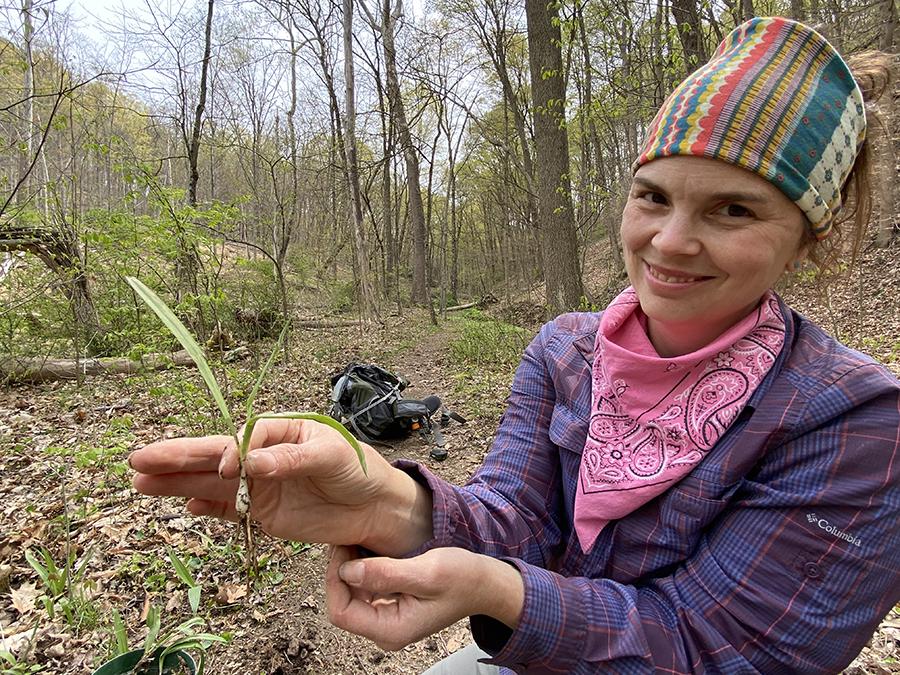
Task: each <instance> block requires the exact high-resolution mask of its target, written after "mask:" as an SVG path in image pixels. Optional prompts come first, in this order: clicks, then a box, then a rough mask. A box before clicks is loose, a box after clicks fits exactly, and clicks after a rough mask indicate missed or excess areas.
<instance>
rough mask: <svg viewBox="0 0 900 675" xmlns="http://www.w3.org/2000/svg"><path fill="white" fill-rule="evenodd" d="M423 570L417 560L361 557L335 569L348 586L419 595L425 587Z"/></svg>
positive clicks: (374, 591)
mask: <svg viewBox="0 0 900 675" xmlns="http://www.w3.org/2000/svg"><path fill="white" fill-rule="evenodd" d="M423 567H426V566H425V565H423V562H422V561H421V560H419V559H417V558H409V559H403V560H398V559H395V558H365V559H362V560H350V561H348V562H345V563H344V564H343V565H341V566H340V567H339V568H338V576H340V578H341V580H342V581H343V582H344V583H345V584H347V585H348V586H353V587H356V588H362V589H364V590H367V591H370V592H372V593H384V594H390V593H405V594H408V595H415V596H421V595H422V594H423V592H425V591H426V590H427V586H428V584H427V582H426V578H427V570H425V569H423Z"/></svg>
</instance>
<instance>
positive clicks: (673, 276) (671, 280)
mask: <svg viewBox="0 0 900 675" xmlns="http://www.w3.org/2000/svg"><path fill="white" fill-rule="evenodd" d="M644 264H645V265H646V266H647V274H649V275H650V276H651V277H653V278H654V279H657V280H659V281H662V282H664V283H667V284H690V283H694V282H696V281H704V280H705V279H711V278H712V277H706V276H698V277H695V276H688V275H686V274H682V273H678V272H675V271H674V270H662V269H659V268H656V267H654V266H653V265H651V264H650V263H648V262H646V261H644Z"/></svg>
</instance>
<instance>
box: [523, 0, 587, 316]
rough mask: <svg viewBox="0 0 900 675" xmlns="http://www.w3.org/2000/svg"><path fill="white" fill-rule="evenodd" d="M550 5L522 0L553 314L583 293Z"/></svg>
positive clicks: (557, 33)
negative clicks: (523, 2)
mask: <svg viewBox="0 0 900 675" xmlns="http://www.w3.org/2000/svg"><path fill="white" fill-rule="evenodd" d="M555 7H556V5H548V4H547V2H546V0H525V16H526V20H527V23H528V63H529V66H530V71H531V92H532V98H533V105H534V145H535V151H536V160H537V161H536V162H535V165H536V177H537V196H538V228H539V229H540V232H541V241H542V243H543V249H544V256H543V259H544V264H543V269H544V285H545V287H546V296H545V297H546V304H547V311H548V312H549V313H551V314H552V315H554V316H555V315H557V314H559V313H561V312H565V311H567V310H570V309H574V308H576V307H577V306H578V305H579V303H580V301H581V297H582V295H583V290H582V285H581V271H580V270H579V260H578V243H577V237H576V233H575V224H574V222H573V215H572V194H571V187H570V182H569V145H568V134H567V132H566V118H565V99H566V83H565V81H564V80H563V73H562V51H561V48H560V41H561V36H560V29H559V21H558V15H557V10H556V9H555Z"/></svg>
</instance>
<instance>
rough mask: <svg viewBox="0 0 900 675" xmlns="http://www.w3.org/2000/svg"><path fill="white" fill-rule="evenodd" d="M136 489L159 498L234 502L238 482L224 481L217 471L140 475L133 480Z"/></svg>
mask: <svg viewBox="0 0 900 675" xmlns="http://www.w3.org/2000/svg"><path fill="white" fill-rule="evenodd" d="M131 482H132V485H134V489H135V490H137V491H138V492H141V493H143V494H145V495H154V496H158V497H192V498H195V499H204V500H208V501H221V502H227V501H231V502H234V496H235V493H236V492H237V481H236V480H222V479H221V478H219V475H218V474H217V473H215V471H205V472H202V473H185V472H182V473H170V474H161V475H153V474H145V473H139V474H136V475H135V476H134V478H132V480H131Z"/></svg>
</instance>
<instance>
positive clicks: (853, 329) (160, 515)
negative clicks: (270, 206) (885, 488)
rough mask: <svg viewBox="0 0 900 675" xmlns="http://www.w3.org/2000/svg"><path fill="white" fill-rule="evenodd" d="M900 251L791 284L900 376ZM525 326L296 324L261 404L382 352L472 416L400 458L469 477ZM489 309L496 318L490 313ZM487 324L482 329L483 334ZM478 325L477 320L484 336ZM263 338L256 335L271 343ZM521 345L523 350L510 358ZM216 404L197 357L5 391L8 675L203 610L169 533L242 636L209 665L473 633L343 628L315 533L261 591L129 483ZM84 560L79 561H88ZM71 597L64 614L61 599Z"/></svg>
mask: <svg viewBox="0 0 900 675" xmlns="http://www.w3.org/2000/svg"><path fill="white" fill-rule="evenodd" d="M897 253H898V249H897V247H894V248H893V249H888V250H875V251H869V252H868V253H866V254H865V256H864V259H863V261H862V264H861V266H860V269H859V270H858V271H857V272H856V273H855V274H854V276H853V277H852V278H851V279H850V280H849V281H848V282H845V283H844V284H842V285H841V286H839V287H838V288H835V289H833V290H832V292H831V293H830V294H829V295H828V296H827V297H825V296H823V295H822V294H821V293H818V292H816V290H815V288H814V287H813V280H812V279H811V278H810V277H808V276H804V275H800V276H799V278H798V280H797V281H796V282H795V283H792V284H791V285H790V286H789V287H786V288H784V289H783V293H784V295H785V296H786V298H787V299H788V300H789V302H791V303H792V304H793V305H794V306H795V307H796V308H798V309H799V310H800V311H802V312H804V313H806V314H807V315H809V316H811V317H813V318H815V319H816V320H818V321H819V322H820V323H821V325H823V326H824V327H825V328H826V329H828V330H830V331H831V332H833V333H836V334H838V335H839V336H840V337H841V339H843V340H844V341H845V342H847V343H848V344H850V345H851V346H854V347H857V348H859V349H861V350H863V351H866V352H868V353H870V354H872V355H873V356H875V357H876V358H879V359H880V360H882V361H883V362H885V363H888V364H889V366H890V367H891V369H892V370H893V371H894V372H895V373H896V374H898V375H900V261H898V256H897ZM618 283H619V282H615V281H608V280H607V279H606V278H605V277H604V275H603V272H602V270H600V271H598V272H597V273H595V274H592V275H589V289H590V291H591V292H592V293H593V294H594V297H598V298H600V297H604V296H605V295H608V293H609V292H608V291H606V288H607V287H610V288H612V287H614V286H615V285H617V284H618ZM489 311H490V313H492V314H493V315H495V316H498V317H499V316H502V317H503V319H504V320H505V321H508V322H511V323H519V324H520V325H522V326H524V327H525V329H526V330H524V331H520V332H512V333H510V332H503V333H497V339H498V340H501V339H502V340H504V341H506V343H507V344H506V346H505V347H504V348H503V350H502V351H500V352H496V353H495V354H489V353H484V354H482V357H483V358H479V356H478V354H477V352H478V349H479V348H478V346H477V345H474V346H473V345H472V344H471V343H469V344H468V346H467V344H466V342H465V341H466V339H470V338H471V336H470V337H469V338H466V331H467V330H469V329H470V328H471V324H472V323H473V322H475V321H477V317H474V318H473V317H471V316H469V317H464V316H453V315H451V318H449V319H448V320H447V321H446V322H444V323H442V325H441V327H440V328H433V327H431V326H430V325H429V324H428V322H427V317H426V316H425V315H424V314H419V313H412V312H410V313H407V314H406V315H405V316H404V317H396V316H393V317H387V318H386V319H385V325H384V326H383V327H380V328H377V329H371V328H367V329H365V330H360V329H357V328H344V329H324V330H307V331H297V332H295V333H294V335H293V337H292V341H291V344H290V358H289V360H288V361H287V363H286V365H285V364H279V365H277V366H276V368H275V370H274V373H273V374H272V376H270V378H269V380H268V382H267V383H266V384H265V386H264V388H263V390H262V392H261V394H260V396H259V399H258V405H257V409H280V410H303V411H309V410H316V411H322V410H324V409H325V408H326V407H327V401H328V394H329V383H328V376H329V374H330V373H332V372H333V371H335V370H338V369H339V368H342V367H343V366H344V365H345V364H346V363H348V362H350V361H367V362H376V363H379V364H380V365H383V366H385V367H387V368H390V369H393V370H395V371H397V372H400V373H402V374H404V375H406V376H407V377H408V378H409V379H410V381H411V382H412V388H411V389H410V390H409V392H408V395H409V396H410V397H423V396H426V395H428V394H432V393H435V394H438V395H439V396H441V398H442V399H443V401H444V402H445V404H447V405H448V406H449V407H450V408H452V409H454V410H457V411H458V412H460V413H461V414H462V415H463V416H465V417H466V418H468V423H467V424H466V425H464V426H460V425H456V424H453V425H451V426H450V427H448V428H447V429H446V430H445V434H446V437H447V441H448V449H449V452H450V455H449V458H448V459H447V460H446V461H445V462H443V463H436V462H434V461H432V460H431V459H430V458H429V455H428V446H427V445H426V444H425V443H424V442H423V441H422V440H420V439H419V438H410V439H407V440H404V441H402V442H398V443H396V444H394V446H393V447H385V448H380V449H381V450H382V452H383V453H384V455H385V456H386V457H388V458H389V459H394V458H397V457H409V458H412V459H415V460H418V461H421V462H423V463H424V464H426V465H428V466H429V467H430V468H431V469H432V470H434V471H435V472H436V473H437V474H439V475H441V476H443V477H444V478H446V479H447V480H450V481H452V482H455V483H462V482H464V481H465V480H466V479H467V477H468V476H469V475H470V474H471V473H472V471H473V470H474V469H475V467H477V466H478V464H479V463H480V461H481V459H482V457H483V456H484V453H485V452H486V451H487V449H488V447H489V446H490V443H491V440H492V438H493V433H494V430H495V428H496V426H497V423H498V420H499V417H500V413H501V412H502V407H503V401H504V399H505V397H506V393H507V389H508V387H509V383H510V381H511V378H512V372H513V368H514V365H515V361H516V357H515V353H516V352H517V351H520V350H521V349H522V348H523V347H524V344H525V343H526V342H527V339H528V338H529V337H530V335H532V334H533V332H534V331H535V330H536V328H537V324H538V323H539V316H540V304H539V302H538V300H537V298H535V300H534V301H533V302H530V301H527V300H522V301H520V302H518V303H517V304H516V305H514V306H512V307H501V306H494V307H492V308H491V309H490V310H489ZM482 323H485V324H489V323H491V322H482ZM481 335H482V336H484V335H486V334H485V333H482V334H481ZM476 338H477V335H476ZM266 349H267V348H262V347H260V349H259V351H260V353H261V355H262V356H256V357H255V360H256V361H258V360H259V359H260V358H264V357H265V354H266ZM510 354H512V355H513V356H512V357H511V358H510ZM256 367H258V363H250V362H244V363H243V364H237V365H234V364H233V365H231V366H224V367H223V369H224V370H225V371H226V374H227V375H228V376H229V383H230V392H231V397H232V399H233V400H234V401H239V400H240V395H241V393H242V391H246V390H248V388H249V386H250V384H251V383H252V379H250V378H249V377H248V375H247V373H252V372H253V371H254V370H255V368H256ZM213 415H214V413H213V409H212V408H211V406H210V405H209V403H208V402H207V397H206V395H205V393H204V391H203V385H202V383H201V380H200V378H199V376H198V375H197V374H196V372H195V371H193V370H186V369H173V370H169V371H162V372H156V373H145V374H140V375H132V376H108V377H95V378H89V379H88V380H86V381H85V382H84V383H83V384H82V385H81V386H80V387H79V386H76V385H75V384H74V383H54V384H43V385H20V386H13V387H8V388H6V389H2V390H0V495H3V498H2V500H0V523H2V526H0V649H7V650H9V651H11V652H13V653H15V654H17V658H18V660H19V662H20V663H21V664H23V665H22V667H21V669H19V670H13V669H12V667H11V666H10V667H9V668H10V669H9V670H5V671H4V670H2V668H3V665H5V664H2V663H0V672H3V673H6V672H9V673H23V674H24V673H29V672H38V671H36V670H35V671H32V670H27V669H26V667H25V666H24V664H26V663H32V664H37V665H38V666H40V667H42V670H41V671H40V672H46V673H66V674H69V673H72V674H82V673H84V674H88V673H91V672H92V670H93V669H94V668H96V666H97V665H98V664H99V663H100V662H101V661H102V660H103V659H104V658H105V657H106V656H107V655H108V654H109V653H110V649H111V644H112V643H113V640H112V632H111V628H110V626H111V615H112V613H113V610H116V611H117V612H119V614H120V615H121V616H122V618H123V620H124V623H125V625H126V627H127V630H128V635H129V642H130V644H132V645H134V646H139V645H141V644H142V642H143V636H144V634H145V632H146V629H145V628H144V625H143V620H144V617H145V616H146V614H147V612H148V609H149V607H150V606H151V605H153V606H156V607H159V608H160V609H161V610H162V622H163V625H164V626H169V627H171V626H174V625H175V624H177V623H178V622H179V621H182V620H184V619H186V618H187V617H188V616H190V613H189V609H188V600H187V593H186V587H185V585H184V584H183V583H182V582H180V581H179V580H178V578H177V576H176V574H175V572H174V570H173V567H172V565H171V564H170V562H169V560H168V557H167V554H166V551H167V547H172V549H174V550H175V551H177V553H178V555H179V556H180V557H181V558H182V559H183V560H185V561H186V562H187V563H188V565H189V567H190V569H191V571H192V573H193V575H194V576H195V577H196V580H197V582H199V583H201V584H202V588H203V591H202V593H203V595H202V598H201V604H200V613H201V615H203V616H206V617H207V618H208V628H209V630H210V631H212V632H215V633H220V634H227V635H228V636H229V638H230V642H229V643H228V644H227V645H223V646H214V647H213V648H212V649H211V650H210V652H209V659H208V662H207V672H208V673H212V674H214V675H237V674H241V675H245V674H250V673H266V674H271V675H275V674H288V673H317V674H322V675H337V674H339V673H344V674H352V673H397V674H400V673H420V672H422V671H423V670H424V669H425V668H427V666H429V665H430V664H432V663H434V662H436V661H437V660H439V659H440V658H442V657H444V656H445V655H447V654H448V653H450V652H452V651H454V650H456V649H458V648H459V647H460V646H463V645H465V644H467V643H468V642H469V640H470V638H469V636H468V631H467V626H466V623H465V622H460V623H458V624H456V625H454V626H452V627H450V628H447V629H445V630H443V631H441V632H440V633H439V634H437V635H435V636H433V637H431V638H428V639H425V640H422V641H420V642H418V643H416V644H414V645H411V646H410V647H407V648H406V649H403V650H401V651H399V652H393V653H388V652H384V651H382V650H380V649H378V648H377V647H375V646H374V645H373V644H372V643H370V642H368V641H366V640H364V639H362V638H358V637H355V636H352V635H348V634H346V633H344V632H342V631H339V630H337V629H335V628H333V627H331V626H330V624H329V623H328V621H327V618H326V612H325V599H324V592H323V587H322V582H321V579H322V572H323V569H324V564H325V557H326V552H325V549H324V547H322V546H318V545H304V544H293V543H286V542H281V541H276V540H272V539H266V538H264V539H263V540H262V541H261V552H262V553H263V555H264V558H265V564H264V566H263V572H262V583H261V584H260V586H259V589H258V590H257V591H256V592H255V593H254V596H255V597H254V598H253V601H252V602H248V601H247V598H244V597H241V594H242V592H243V590H244V587H243V581H242V578H243V575H242V569H241V561H242V556H241V549H240V546H239V542H240V539H239V537H238V536H237V532H236V530H235V528H234V527H233V526H230V525H225V524H222V523H219V522H215V521H212V520H207V519H194V518H191V517H189V516H188V515H187V514H186V512H185V511H184V509H183V505H182V503H181V502H180V500H175V499H157V498H148V497H143V496H140V495H137V494H136V493H135V492H134V491H133V490H132V489H131V487H130V475H129V473H130V472H129V470H128V468H127V465H126V464H125V459H126V457H127V455H128V453H129V452H131V451H132V450H134V449H136V448H138V447H141V446H143V445H145V444H147V443H149V442H152V441H155V440H158V439H160V438H161V437H163V436H165V437H172V436H176V435H184V434H193V433H199V432H200V431H202V430H208V429H209V424H210V423H209V420H210V419H211V418H212V417H213ZM42 547H43V548H45V549H46V550H47V551H48V552H49V554H50V555H51V556H52V558H53V559H54V560H55V562H56V563H57V564H58V565H64V561H65V558H66V551H67V550H68V551H71V554H72V561H73V566H74V567H76V568H77V569H78V570H79V572H81V571H83V574H75V573H72V574H70V575H69V576H70V579H71V580H72V581H73V591H74V592H72V593H71V594H69V595H65V594H64V595H62V596H61V597H58V598H57V601H56V603H55V604H56V608H57V610H56V615H55V618H53V619H51V618H50V617H49V615H48V611H47V607H46V601H45V600H43V599H42V596H46V595H48V589H47V585H46V584H45V583H44V582H42V580H41V579H40V578H39V576H38V575H37V574H36V573H35V571H34V569H33V568H32V567H31V566H30V565H29V563H28V561H27V560H26V558H25V555H24V552H25V550H26V549H27V550H30V551H31V552H32V553H33V554H34V555H39V551H40V550H41V548H42ZM81 565H83V567H80V566H81ZM63 609H65V611H62V610H63ZM846 672H847V673H852V674H853V675H862V674H864V673H866V674H868V673H872V674H875V673H878V674H883V673H900V612H898V611H895V612H893V613H892V614H891V615H890V616H889V617H887V619H886V620H885V621H884V622H883V624H882V626H881V627H880V629H879V631H878V632H877V633H876V635H875V636H874V637H873V640H872V642H871V643H870V644H869V646H868V647H866V649H865V650H864V651H863V653H862V654H861V655H860V657H859V658H858V659H857V660H856V661H855V662H854V663H853V664H852V665H851V666H850V667H849V668H848V670H847V671H846Z"/></svg>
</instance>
